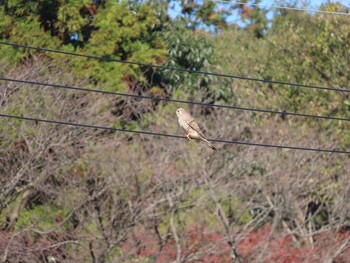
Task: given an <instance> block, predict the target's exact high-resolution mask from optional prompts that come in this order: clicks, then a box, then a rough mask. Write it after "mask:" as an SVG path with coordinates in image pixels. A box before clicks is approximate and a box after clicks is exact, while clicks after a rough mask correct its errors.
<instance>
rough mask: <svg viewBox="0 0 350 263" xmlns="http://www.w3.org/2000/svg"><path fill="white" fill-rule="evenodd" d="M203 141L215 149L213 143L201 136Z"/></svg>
mask: <svg viewBox="0 0 350 263" xmlns="http://www.w3.org/2000/svg"><path fill="white" fill-rule="evenodd" d="M203 141H205V142H206V143H207V144H208V146H209V147H210V148H212V149H213V150H214V151H216V148H215V146H214V145H212V144H211V143H210V142H209V141H208V140H207V139H206V138H204V137H203Z"/></svg>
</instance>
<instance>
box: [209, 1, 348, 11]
mask: <svg viewBox="0 0 350 263" xmlns="http://www.w3.org/2000/svg"><path fill="white" fill-rule="evenodd" d="M210 1H213V2H218V3H223V4H237V5H249V6H257V7H264V8H268V9H286V10H295V11H305V12H313V13H324V14H332V15H350V13H346V12H338V11H327V10H319V9H309V8H301V7H292V6H278V5H264V4H254V3H248V2H247V3H244V2H238V1H225V0H210ZM342 5H343V4H342ZM344 6H345V5H344Z"/></svg>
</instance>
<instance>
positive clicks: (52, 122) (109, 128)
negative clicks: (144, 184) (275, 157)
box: [0, 113, 350, 154]
mask: <svg viewBox="0 0 350 263" xmlns="http://www.w3.org/2000/svg"><path fill="white" fill-rule="evenodd" d="M0 117H3V118H11V119H20V120H27V121H35V122H44V123H51V124H58V125H67V126H75V127H84V128H92V129H101V130H109V131H118V132H127V133H137V134H145V135H152V136H162V137H171V138H177V139H185V138H186V136H181V135H175V134H165V133H157V132H147V131H137V130H128V129H121V128H111V127H106V126H97V125H90V124H81V123H73V122H66V121H55V120H45V119H39V118H31V117H24V116H15V115H8V114H2V113H0ZM208 141H211V142H218V143H225V144H240V145H248V146H255V147H268V148H277V149H290V150H301V151H314V152H326V153H342V154H350V151H343V150H332V149H322V148H308V147H299V146H288V145H274V144H264V143H253V142H243V141H227V140H220V139H208Z"/></svg>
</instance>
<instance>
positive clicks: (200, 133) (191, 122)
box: [188, 119, 205, 138]
mask: <svg viewBox="0 0 350 263" xmlns="http://www.w3.org/2000/svg"><path fill="white" fill-rule="evenodd" d="M188 125H189V126H190V127H191V128H192V129H194V130H195V131H196V132H198V133H199V135H201V136H202V137H203V138H205V137H204V135H203V133H202V131H201V129H200V128H199V125H198V123H197V122H196V120H194V119H192V120H191V121H190V122H189V123H188Z"/></svg>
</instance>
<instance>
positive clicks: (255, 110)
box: [0, 77, 350, 121]
mask: <svg viewBox="0 0 350 263" xmlns="http://www.w3.org/2000/svg"><path fill="white" fill-rule="evenodd" d="M0 80H3V81H10V82H17V83H24V84H30V85H38V86H45V87H52V88H59V89H68V90H78V91H85V92H94V93H102V94H109V95H118V96H123V97H133V98H139V99H148V100H155V101H167V102H176V103H184V104H194V105H201V106H205V107H217V108H226V109H235V110H242V111H253V112H263V113H271V114H280V115H282V116H283V115H291V116H297V117H307V118H317V119H326V120H337V121H350V118H341V117H333V116H323V115H312V114H305V113H296V112H287V111H276V110H267V109H256V108H247V107H239V106H230V105H220V104H212V103H206V102H199V101H187V100H176V99H168V98H158V97H153V96H145V95H137V94H130V93H122V92H114V91H103V90H96V89H87V88H79V87H73V86H64V85H58V84H50V83H42V82H35V81H29V80H20V79H12V78H4V77H0Z"/></svg>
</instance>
